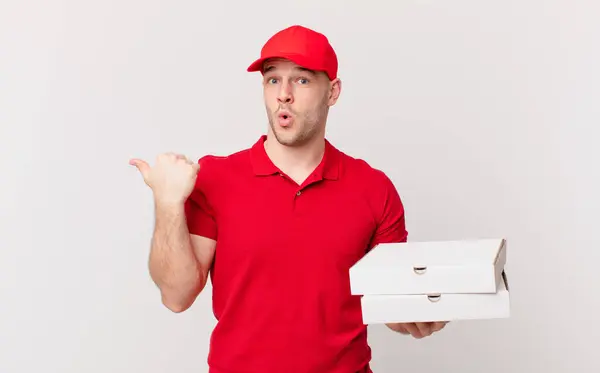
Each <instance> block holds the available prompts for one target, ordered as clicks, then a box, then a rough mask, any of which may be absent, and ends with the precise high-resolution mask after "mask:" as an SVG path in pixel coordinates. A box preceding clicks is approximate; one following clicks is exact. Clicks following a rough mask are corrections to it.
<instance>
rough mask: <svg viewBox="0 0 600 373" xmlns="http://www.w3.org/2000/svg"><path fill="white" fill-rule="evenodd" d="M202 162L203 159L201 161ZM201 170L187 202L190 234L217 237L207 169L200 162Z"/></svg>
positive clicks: (186, 212) (186, 208) (186, 211)
mask: <svg viewBox="0 0 600 373" xmlns="http://www.w3.org/2000/svg"><path fill="white" fill-rule="evenodd" d="M199 162H202V159H201V160H200V161H199ZM200 167H201V169H200V172H199V173H198V178H197V181H196V185H195V187H194V190H193V191H192V193H191V194H190V196H189V198H188V199H187V200H186V202H185V216H186V220H187V226H188V230H189V232H190V234H194V235H198V236H203V237H206V238H210V239H213V240H216V239H217V223H216V221H215V214H214V210H213V208H212V207H211V205H210V203H209V201H208V198H207V189H208V185H207V183H206V182H205V180H206V179H207V178H206V177H205V176H204V172H203V171H205V170H203V169H202V167H203V164H202V163H201V164H200Z"/></svg>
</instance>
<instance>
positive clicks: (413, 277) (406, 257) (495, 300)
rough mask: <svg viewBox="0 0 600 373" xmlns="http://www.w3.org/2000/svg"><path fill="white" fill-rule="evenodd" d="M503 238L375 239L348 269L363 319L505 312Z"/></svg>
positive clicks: (402, 319) (396, 319)
mask: <svg viewBox="0 0 600 373" xmlns="http://www.w3.org/2000/svg"><path fill="white" fill-rule="evenodd" d="M505 264H506V240H505V239H503V238H499V239H468V240H467V239H465V240H456V241H432V242H404V243H388V244H380V245H378V246H376V247H375V248H373V249H372V250H371V251H369V253H367V254H366V255H365V256H364V257H363V258H362V259H361V260H359V261H358V262H357V263H356V264H355V265H354V266H352V268H351V269H350V285H351V292H352V294H354V295H360V296H361V305H362V314H363V322H364V323H365V324H379V323H400V322H428V321H454V320H474V319H498V318H507V317H509V316H510V299H509V287H508V279H507V276H506V271H505V268H504V266H505Z"/></svg>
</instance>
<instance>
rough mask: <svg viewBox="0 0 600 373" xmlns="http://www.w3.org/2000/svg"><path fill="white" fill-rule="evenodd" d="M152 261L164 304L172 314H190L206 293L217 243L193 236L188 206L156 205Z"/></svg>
mask: <svg viewBox="0 0 600 373" xmlns="http://www.w3.org/2000/svg"><path fill="white" fill-rule="evenodd" d="M155 209H156V222H155V228H154V233H153V236H152V244H151V251H150V259H149V269H150V276H151V277H152V280H153V281H154V282H155V283H156V285H157V286H158V288H159V289H160V292H161V298H162V303H163V304H164V305H165V306H166V307H167V308H169V309H170V310H171V311H173V312H183V311H185V310H187V309H188V308H189V307H190V306H191V305H192V304H193V303H194V301H195V300H196V298H197V296H198V295H199V294H200V292H201V291H202V290H203V289H204V287H205V285H206V282H207V280H208V275H209V270H210V267H211V266H212V262H213V259H214V254H215V247H216V241H215V240H213V239H210V238H206V237H202V236H199V235H194V234H190V232H189V230H188V226H187V222H186V214H185V205H184V204H174V205H164V204H159V203H157V204H156V205H155Z"/></svg>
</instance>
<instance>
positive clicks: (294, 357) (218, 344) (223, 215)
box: [131, 26, 444, 373]
mask: <svg viewBox="0 0 600 373" xmlns="http://www.w3.org/2000/svg"><path fill="white" fill-rule="evenodd" d="M337 69H338V61H337V57H336V54H335V52H334V50H333V48H332V47H331V45H330V44H329V42H328V39H327V38H326V37H325V36H324V35H322V34H320V33H318V32H316V31H313V30H310V29H308V28H305V27H301V26H292V27H289V28H286V29H284V30H282V31H280V32H278V33H276V34H275V35H274V36H272V37H271V38H270V39H269V40H268V41H267V43H266V44H265V45H264V47H263V48H262V51H261V56H260V58H259V59H258V60H257V61H255V62H254V63H252V64H251V65H250V67H249V68H248V71H260V72H261V74H262V76H263V92H264V101H265V106H266V110H267V118H268V120H269V127H268V132H267V134H266V135H264V136H261V138H260V139H259V140H258V141H257V142H256V143H255V144H254V145H253V146H252V147H250V148H248V149H245V150H242V151H239V152H237V153H234V154H231V155H229V156H224V157H223V156H213V155H207V156H204V157H202V158H201V159H200V160H199V161H198V162H192V161H189V160H188V159H187V158H186V157H185V156H182V155H176V154H163V155H160V156H159V157H158V158H157V161H156V164H155V165H154V166H153V167H150V166H149V165H148V164H147V163H146V162H144V161H142V160H139V159H133V160H132V161H131V164H133V165H135V166H136V167H137V168H138V169H139V170H140V172H141V174H142V175H143V178H144V180H145V182H146V183H147V184H148V186H150V187H151V188H152V191H153V195H154V202H155V209H156V226H155V231H154V234H153V239H152V245H151V253H150V260H149V268H150V274H151V276H152V279H153V280H154V281H155V283H156V284H157V286H158V287H159V289H160V292H161V296H162V302H163V303H164V305H165V306H166V307H168V308H169V309H170V310H172V311H174V312H182V311H184V310H186V309H188V308H189V307H190V306H191V305H192V303H193V302H194V300H195V299H196V297H197V296H198V294H199V293H200V292H201V291H202V290H203V288H204V286H205V284H206V282H207V279H208V276H209V275H210V276H211V281H212V284H213V309H214V314H215V316H216V318H217V319H218V323H217V326H216V328H215V330H214V331H213V333H212V336H211V347H210V352H209V357H208V362H209V365H210V372H212V373H230V372H236V373H245V372H248V373H250V372H253V373H254V372H261V373H284V372H285V373H294V372H299V373H300V372H302V373H308V372H315V373H337V372H340V373H342V372H343V373H352V372H370V368H369V362H370V359H371V351H370V348H369V346H368V344H367V329H366V326H365V325H363V323H362V318H361V308H360V298H359V297H357V296H352V295H351V294H350V285H349V272H348V271H349V269H350V267H351V266H352V265H353V264H354V263H356V261H358V260H359V259H360V258H361V257H362V256H363V255H364V254H365V253H366V252H367V251H368V250H370V249H372V248H373V247H374V246H376V245H377V244H380V243H384V242H402V241H405V240H406V238H407V232H406V229H405V220H404V208H403V205H402V202H401V200H400V197H399V195H398V193H397V191H396V189H395V188H394V185H393V184H392V182H391V181H390V179H389V178H388V177H387V176H386V175H385V174H384V173H383V172H381V171H379V170H376V169H374V168H372V167H370V166H369V165H368V164H367V163H366V162H364V161H362V160H359V159H355V158H352V157H350V156H348V155H346V154H344V153H343V152H341V151H339V150H338V149H337V148H335V147H334V146H333V145H332V144H331V143H330V142H329V141H327V140H326V139H325V124H326V120H327V115H328V111H329V108H330V107H331V106H333V105H334V104H335V103H336V101H337V99H338V97H339V95H340V92H341V87H342V86H341V81H340V79H339V78H338V77H337ZM388 326H389V327H390V328H391V329H392V330H395V331H397V332H400V333H403V334H411V335H412V336H414V337H416V338H422V337H426V336H429V335H431V334H432V333H434V332H436V331H438V330H440V329H441V328H443V326H444V323H418V324H390V325H388Z"/></svg>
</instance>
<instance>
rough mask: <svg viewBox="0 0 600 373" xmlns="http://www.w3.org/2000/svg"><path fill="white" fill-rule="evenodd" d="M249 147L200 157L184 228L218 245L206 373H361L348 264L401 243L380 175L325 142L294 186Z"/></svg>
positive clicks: (358, 320)
mask: <svg viewBox="0 0 600 373" xmlns="http://www.w3.org/2000/svg"><path fill="white" fill-rule="evenodd" d="M265 139H266V137H265V136H262V137H261V138H260V139H259V141H257V142H256V144H255V145H254V146H252V147H251V148H250V149H246V150H243V151H240V152H237V153H235V154H232V155H229V156H226V157H218V156H205V157H203V158H201V159H200V160H199V163H200V166H201V168H200V172H199V174H198V179H197V183H196V188H195V190H194V192H193V193H192V195H191V196H190V198H189V200H188V203H187V219H188V225H189V230H190V233H192V234H196V235H201V236H206V237H209V238H213V239H215V240H217V247H216V254H215V261H214V265H213V268H212V271H211V281H212V285H213V311H214V314H215V317H216V318H217V320H218V323H217V325H216V328H215V329H214V331H213V333H212V336H211V344H210V353H209V357H208V363H209V365H210V372H211V373H283V372H285V373H296V372H297V373H312V372H314V373H338V372H339V373H353V372H367V371H370V370H369V361H370V359H371V350H370V348H369V345H368V344H367V333H366V332H367V329H366V326H365V325H364V324H363V322H362V317H361V306H360V297H359V296H352V295H350V283H349V272H348V271H349V269H350V267H351V266H352V265H353V264H354V263H355V262H356V261H357V260H359V259H360V258H361V257H362V256H363V255H364V254H365V253H366V252H367V251H368V250H369V249H370V248H372V247H373V246H375V245H376V244H378V243H382V242H402V241H405V240H406V238H407V232H406V229H405V222H404V209H403V205H402V202H401V200H400V197H399V195H398V193H397V191H396V189H395V188H394V185H393V184H392V182H391V181H390V179H389V178H388V177H387V176H386V175H385V174H384V173H383V172H381V171H379V170H376V169H374V168H372V167H370V166H369V165H368V164H367V163H366V162H365V161H362V160H359V159H355V158H352V157H350V156H348V155H346V154H344V153H342V152H340V151H339V150H338V149H336V148H335V147H334V146H332V145H331V143H329V142H328V141H326V147H325V154H324V157H323V160H322V161H321V163H320V164H319V166H318V167H317V168H316V170H315V171H314V172H313V173H312V174H311V175H310V177H309V178H308V179H307V180H306V181H305V182H304V183H303V184H302V185H298V184H296V183H295V182H294V181H292V180H291V179H290V178H288V177H287V176H286V175H285V174H284V173H282V172H281V171H280V170H278V168H277V167H276V166H275V165H274V164H273V163H272V162H271V161H270V159H269V157H268V156H267V154H266V152H265V149H264V141H265Z"/></svg>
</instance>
